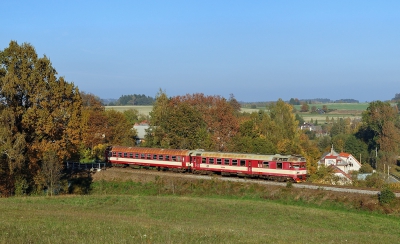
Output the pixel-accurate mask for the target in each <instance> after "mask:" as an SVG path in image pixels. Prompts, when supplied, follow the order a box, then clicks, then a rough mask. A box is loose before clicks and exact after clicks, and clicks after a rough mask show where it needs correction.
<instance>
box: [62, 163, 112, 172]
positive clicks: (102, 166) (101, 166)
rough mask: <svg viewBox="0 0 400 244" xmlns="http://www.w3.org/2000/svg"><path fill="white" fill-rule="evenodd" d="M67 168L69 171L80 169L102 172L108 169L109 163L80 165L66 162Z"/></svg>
mask: <svg viewBox="0 0 400 244" xmlns="http://www.w3.org/2000/svg"><path fill="white" fill-rule="evenodd" d="M65 166H66V168H67V169H78V170H97V171H99V170H102V169H105V168H106V167H107V163H104V162H103V163H79V162H68V161H67V162H66V163H65Z"/></svg>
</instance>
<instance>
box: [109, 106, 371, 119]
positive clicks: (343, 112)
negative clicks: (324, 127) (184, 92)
mask: <svg viewBox="0 0 400 244" xmlns="http://www.w3.org/2000/svg"><path fill="white" fill-rule="evenodd" d="M323 105H327V106H328V108H329V109H337V110H335V111H332V112H330V113H327V114H311V113H300V112H299V115H301V116H302V117H303V119H304V120H305V121H307V122H309V121H311V120H313V121H315V120H318V121H319V122H323V121H325V120H326V117H328V118H329V119H331V118H334V119H337V118H351V119H355V118H361V114H362V112H363V111H365V110H366V109H367V107H368V105H369V104H368V103H329V104H315V105H314V104H313V105H312V106H316V107H317V108H322V106H323ZM294 107H295V108H296V109H297V111H299V110H300V105H296V106H294ZM105 108H106V110H111V109H114V110H116V111H120V112H123V111H125V110H128V109H136V110H138V111H139V113H140V114H143V115H146V116H147V115H149V113H150V112H151V110H152V109H153V106H106V107H105ZM260 109H261V110H265V109H266V108H264V107H259V108H242V109H241V111H242V112H247V113H252V112H257V111H259V110H260Z"/></svg>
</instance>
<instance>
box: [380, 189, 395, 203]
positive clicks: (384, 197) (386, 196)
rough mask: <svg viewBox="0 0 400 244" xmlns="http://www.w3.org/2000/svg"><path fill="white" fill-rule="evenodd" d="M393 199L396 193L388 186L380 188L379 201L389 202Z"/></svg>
mask: <svg viewBox="0 0 400 244" xmlns="http://www.w3.org/2000/svg"><path fill="white" fill-rule="evenodd" d="M394 199H396V195H395V194H394V193H393V192H392V191H391V190H390V189H389V188H387V187H386V188H384V189H383V190H381V192H380V193H379V202H380V203H381V204H382V203H383V204H385V203H386V204H389V203H391V202H392V201H393V200H394Z"/></svg>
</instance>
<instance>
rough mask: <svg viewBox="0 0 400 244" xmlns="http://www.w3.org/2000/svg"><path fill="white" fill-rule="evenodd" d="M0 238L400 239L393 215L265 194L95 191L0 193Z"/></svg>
mask: <svg viewBox="0 0 400 244" xmlns="http://www.w3.org/2000/svg"><path fill="white" fill-rule="evenodd" d="M0 212H1V213H2V217H1V219H0V243H323V242H329V243H398V241H399V240H400V221H399V219H398V218H395V217H390V216H384V215H376V214H367V213H365V212H363V213H356V212H347V211H338V210H336V211H333V210H324V209H318V208H312V207H309V206H292V205H285V204H282V203H277V202H271V201H267V200H257V201H256V200H240V199H236V200H235V199H221V198H199V197H177V196H140V195H134V194H133V195H92V196H60V197H53V198H49V197H28V198H17V197H14V198H8V199H0Z"/></svg>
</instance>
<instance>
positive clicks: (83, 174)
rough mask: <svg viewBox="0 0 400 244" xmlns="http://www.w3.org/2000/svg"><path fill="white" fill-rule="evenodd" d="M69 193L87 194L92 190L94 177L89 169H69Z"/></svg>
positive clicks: (67, 177) (67, 174) (66, 175)
mask: <svg viewBox="0 0 400 244" xmlns="http://www.w3.org/2000/svg"><path fill="white" fill-rule="evenodd" d="M65 177H66V179H68V193H70V194H80V195H86V194H90V192H91V191H92V183H93V178H92V175H91V173H90V172H89V171H88V170H79V171H77V170H67V172H66V174H65Z"/></svg>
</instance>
